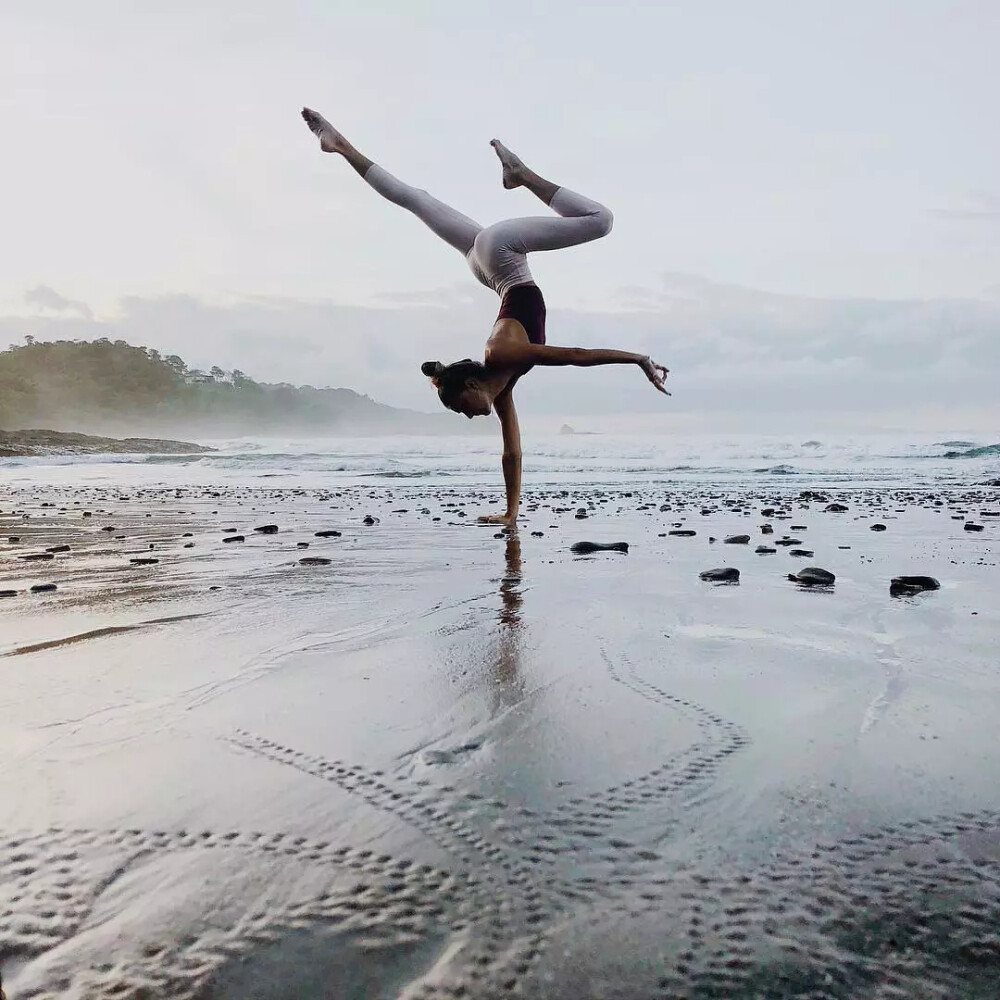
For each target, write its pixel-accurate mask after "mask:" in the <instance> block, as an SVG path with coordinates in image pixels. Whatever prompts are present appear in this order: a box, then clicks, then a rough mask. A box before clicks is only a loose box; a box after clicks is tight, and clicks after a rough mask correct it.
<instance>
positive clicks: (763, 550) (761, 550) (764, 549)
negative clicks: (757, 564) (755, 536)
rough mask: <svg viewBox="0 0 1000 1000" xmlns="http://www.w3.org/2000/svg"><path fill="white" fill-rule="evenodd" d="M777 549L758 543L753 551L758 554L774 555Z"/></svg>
mask: <svg viewBox="0 0 1000 1000" xmlns="http://www.w3.org/2000/svg"><path fill="white" fill-rule="evenodd" d="M777 551H778V550H777V549H775V548H772V547H771V546H770V545H758V546H757V548H755V549H754V552H756V553H757V555H759V556H770V555H774V553H775V552H777Z"/></svg>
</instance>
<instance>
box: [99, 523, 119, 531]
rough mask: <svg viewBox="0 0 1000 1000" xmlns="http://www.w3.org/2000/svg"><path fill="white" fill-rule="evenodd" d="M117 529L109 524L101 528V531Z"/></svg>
mask: <svg viewBox="0 0 1000 1000" xmlns="http://www.w3.org/2000/svg"><path fill="white" fill-rule="evenodd" d="M117 530H118V529H117V528H116V527H115V526H114V525H113V524H109V525H108V526H107V527H106V528H101V531H117Z"/></svg>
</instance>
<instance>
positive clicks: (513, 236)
mask: <svg viewBox="0 0 1000 1000" xmlns="http://www.w3.org/2000/svg"><path fill="white" fill-rule="evenodd" d="M365 180H366V181H367V182H368V183H369V184H370V185H371V186H372V187H373V188H374V189H375V190H376V191H378V193H379V194H380V195H382V197H383V198H387V199H388V200H389V201H391V202H393V204H396V205H400V206H402V207H403V208H405V209H407V210H408V211H410V212H412V213H413V214H414V215H415V216H416V217H417V218H418V219H420V220H421V222H423V223H425V224H426V225H427V226H428V227H429V228H430V229H431V230H433V231H434V232H435V233H436V234H437V235H438V236H440V237H441V239H443V240H444V241H445V242H446V243H450V244H451V245H452V246H453V247H454V248H455V249H456V250H458V251H459V253H461V254H462V255H463V256H464V257H465V259H466V260H467V261H468V263H469V267H470V268H472V273H473V274H474V275H475V276H476V277H477V278H478V279H479V280H480V281H481V282H482V283H483V284H484V285H486V287H487V288H492V289H493V290H494V291H495V292H496V293H497V294H498V295H499V296H500V297H501V298H502V297H503V296H504V295H505V294H506V293H507V291H509V290H510V289H511V288H513V287H514V286H515V285H526V284H529V283H531V282H532V281H533V279H532V277H531V271H530V270H529V269H528V261H527V256H526V255H527V254H529V253H531V251H532V250H561V249H562V248H563V247H572V246H576V245H577V244H578V243H589V242H590V241H591V240H596V239H599V238H600V237H601V236H607V234H608V233H609V232H611V224H612V222H613V218H612V215H611V211H610V210H609V209H607V208H605V207H604V206H603V205H601V204H599V203H598V202H596V201H591V200H590V199H589V198H584V196H583V195H581V194H577V193H576V192H575V191H570V190H569V189H568V188H564V187H561V188H559V190H558V191H556V193H555V196H554V197H553V198H552V201H551V203H550V207H551V208H552V210H553V211H554V212H557V213H558V217H556V218H553V217H552V216H531V217H530V218H525V219H506V220H505V221H503V222H496V223H494V224H493V225H492V226H487V227H486V228H485V229H484V228H483V227H482V226H481V225H479V223H478V222H473V220H472V219H470V218H469V217H468V216H467V215H462V213H461V212H457V211H455V209H453V208H451V207H450V206H449V205H446V204H445V203H444V202H442V201H438V200H437V198H435V197H433V196H432V195H429V194H428V193H427V192H426V191H423V190H421V189H420V188H415V187H410V185H409V184H404V183H403V182H402V181H401V180H399V179H398V178H396V177H393V176H392V174H390V173H389V171H388V170H384V169H383V168H382V167H380V166H378V164H373V165H372V166H371V167H370V168H369V169H368V171H367V172H366V173H365Z"/></svg>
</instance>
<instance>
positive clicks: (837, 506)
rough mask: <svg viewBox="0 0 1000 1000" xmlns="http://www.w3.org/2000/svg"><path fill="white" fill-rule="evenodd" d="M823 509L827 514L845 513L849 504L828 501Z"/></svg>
mask: <svg viewBox="0 0 1000 1000" xmlns="http://www.w3.org/2000/svg"><path fill="white" fill-rule="evenodd" d="M823 510H824V511H825V512H826V513H827V514H843V513H844V511H845V510H847V505H846V504H842V503H828V504H827V505H826V506H825V507H824V508H823Z"/></svg>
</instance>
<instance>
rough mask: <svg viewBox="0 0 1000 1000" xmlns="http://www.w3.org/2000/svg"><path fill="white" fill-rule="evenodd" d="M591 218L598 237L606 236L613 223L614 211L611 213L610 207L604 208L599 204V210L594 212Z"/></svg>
mask: <svg viewBox="0 0 1000 1000" xmlns="http://www.w3.org/2000/svg"><path fill="white" fill-rule="evenodd" d="M593 219H594V231H595V232H596V233H597V236H598V238H600V237H601V236H607V235H608V233H610V232H611V230H612V228H613V227H614V224H615V217H614V213H612V211H611V209H610V208H605V207H604V206H603V205H601V208H600V211H598V212H595V213H594V216H593Z"/></svg>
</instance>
